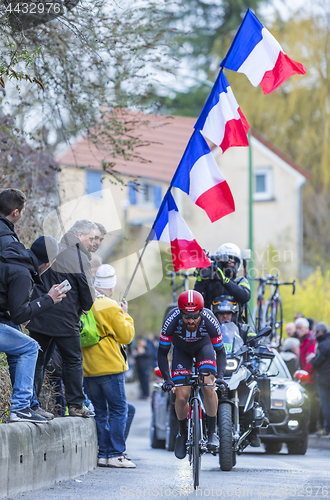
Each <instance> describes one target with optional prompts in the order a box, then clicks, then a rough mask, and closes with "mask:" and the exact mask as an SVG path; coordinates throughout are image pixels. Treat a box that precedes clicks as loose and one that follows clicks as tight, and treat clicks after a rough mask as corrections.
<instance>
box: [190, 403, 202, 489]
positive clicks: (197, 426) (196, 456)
mask: <svg viewBox="0 0 330 500" xmlns="http://www.w3.org/2000/svg"><path fill="white" fill-rule="evenodd" d="M192 411H193V418H192V425H193V432H192V437H193V447H192V465H193V479H194V489H196V488H197V487H198V485H199V472H200V468H201V455H200V448H199V442H200V439H201V422H200V418H199V405H198V401H197V399H194V401H193V407H192Z"/></svg>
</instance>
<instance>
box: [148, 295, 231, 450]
mask: <svg viewBox="0 0 330 500" xmlns="http://www.w3.org/2000/svg"><path fill="white" fill-rule="evenodd" d="M172 343H173V357H172V377H171V375H170V370H169V364H168V359H167V354H168V352H169V350H170V347H171V344H172ZM194 357H195V358H196V366H197V370H198V372H199V374H203V375H204V383H207V384H213V383H214V382H215V383H216V384H217V385H224V386H226V385H227V384H226V382H225V381H224V380H223V377H224V372H225V369H226V353H225V350H224V347H223V341H222V335H221V330H220V325H219V322H218V321H217V319H216V317H215V316H214V314H213V313H212V311H210V310H209V309H206V308H204V299H203V296H202V295H201V294H200V293H199V292H197V291H195V290H187V291H185V292H183V293H181V295H180V296H179V299H178V307H176V308H175V309H173V310H172V311H171V312H170V313H169V314H168V316H167V317H166V319H165V322H164V325H163V328H162V332H161V335H160V340H159V349H158V364H159V368H160V371H161V373H162V375H163V377H164V380H165V382H164V384H163V389H164V390H170V389H171V388H173V387H175V384H181V383H183V382H184V380H185V376H186V375H188V374H190V373H192V372H191V370H192V365H193V358H194ZM215 377H216V380H215ZM202 393H203V397H204V399H203V402H204V406H205V410H206V414H207V421H208V442H207V446H208V449H209V450H215V449H216V448H217V447H218V445H219V438H218V436H217V435H216V433H215V424H216V415H217V409H218V397H217V394H216V392H215V390H214V388H213V387H212V386H203V387H202ZM175 395H176V398H175V412H176V415H177V417H178V420H179V433H178V435H177V437H176V442H175V456H176V457H177V458H180V459H182V458H184V457H185V456H186V441H187V434H188V429H187V414H188V400H189V396H190V387H189V386H181V387H176V389H175Z"/></svg>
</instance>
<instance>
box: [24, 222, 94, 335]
mask: <svg viewBox="0 0 330 500" xmlns="http://www.w3.org/2000/svg"><path fill="white" fill-rule="evenodd" d="M90 259H91V255H90V253H89V252H88V250H86V248H85V247H84V246H83V245H82V243H81V242H80V240H79V239H78V238H77V237H76V236H75V235H74V234H72V233H70V232H68V233H66V234H65V235H64V236H63V238H62V240H61V243H60V253H59V255H58V256H57V257H56V261H55V263H54V264H53V265H52V267H51V268H50V269H48V270H47V271H46V272H45V273H44V274H43V275H42V279H43V282H44V286H36V287H35V288H34V290H33V294H32V298H36V297H40V295H42V294H43V293H45V291H46V290H47V291H48V290H49V289H50V288H51V287H52V286H53V285H55V284H56V283H58V284H60V283H62V281H64V280H65V279H67V280H68V281H69V282H70V285H71V287H72V288H71V290H69V291H68V292H67V293H66V297H65V298H64V299H63V300H62V301H61V302H59V303H58V304H55V306H54V307H53V308H52V310H51V311H48V313H46V314H43V315H42V316H40V317H39V318H35V319H34V320H33V321H31V322H30V323H29V325H28V328H29V330H30V331H31V332H38V333H42V334H44V335H51V336H53V337H55V336H56V337H68V336H70V337H71V336H78V335H80V316H81V314H82V311H83V310H84V311H89V309H90V308H91V307H92V305H93V302H94V297H95V291H94V286H93V276H92V272H91V265H90V263H89V261H90Z"/></svg>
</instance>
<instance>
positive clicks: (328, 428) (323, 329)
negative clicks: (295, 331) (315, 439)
mask: <svg viewBox="0 0 330 500" xmlns="http://www.w3.org/2000/svg"><path fill="white" fill-rule="evenodd" d="M314 331H315V336H316V340H317V342H318V346H317V349H316V353H315V354H313V353H311V354H309V355H308V356H307V359H308V361H309V362H310V363H311V364H312V366H313V368H314V370H315V374H316V386H317V392H318V394H319V397H320V401H321V407H322V413H323V422H324V428H323V429H322V430H321V431H319V432H317V433H316V434H318V435H320V436H329V435H330V333H329V327H328V325H327V324H326V323H324V322H323V321H320V322H318V323H316V324H315V327H314Z"/></svg>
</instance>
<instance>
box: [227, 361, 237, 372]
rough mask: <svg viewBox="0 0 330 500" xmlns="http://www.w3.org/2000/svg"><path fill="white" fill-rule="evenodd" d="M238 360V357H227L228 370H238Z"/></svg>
mask: <svg viewBox="0 0 330 500" xmlns="http://www.w3.org/2000/svg"><path fill="white" fill-rule="evenodd" d="M237 367H238V361H237V359H227V365H226V372H227V371H228V372H233V371H235V370H237Z"/></svg>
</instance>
